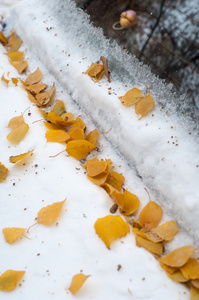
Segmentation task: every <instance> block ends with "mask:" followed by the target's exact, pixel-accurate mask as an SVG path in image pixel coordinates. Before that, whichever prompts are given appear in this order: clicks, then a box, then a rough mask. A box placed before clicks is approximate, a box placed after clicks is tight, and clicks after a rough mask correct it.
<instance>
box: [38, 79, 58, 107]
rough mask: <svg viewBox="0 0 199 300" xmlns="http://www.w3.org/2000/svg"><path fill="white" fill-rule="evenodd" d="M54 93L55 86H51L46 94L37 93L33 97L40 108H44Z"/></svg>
mask: <svg viewBox="0 0 199 300" xmlns="http://www.w3.org/2000/svg"><path fill="white" fill-rule="evenodd" d="M54 92H55V84H54V83H53V86H51V87H50V88H49V89H48V90H47V91H46V92H43V93H39V94H37V95H36V96H35V98H36V100H37V101H38V102H39V104H40V105H41V106H45V105H47V104H49V103H50V101H51V100H52V96H53V94H54Z"/></svg>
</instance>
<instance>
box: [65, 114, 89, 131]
mask: <svg viewBox="0 0 199 300" xmlns="http://www.w3.org/2000/svg"><path fill="white" fill-rule="evenodd" d="M76 129H82V130H85V129H86V124H85V123H84V122H83V121H82V119H81V118H80V117H77V118H76V120H75V122H74V123H73V125H72V126H71V128H70V130H69V132H68V133H69V134H70V133H71V132H72V131H74V130H76Z"/></svg>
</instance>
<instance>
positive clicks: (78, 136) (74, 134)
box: [69, 129, 84, 141]
mask: <svg viewBox="0 0 199 300" xmlns="http://www.w3.org/2000/svg"><path fill="white" fill-rule="evenodd" d="M69 136H70V140H71V141H78V140H84V130H82V129H75V130H73V131H71V132H69Z"/></svg>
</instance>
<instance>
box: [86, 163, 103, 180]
mask: <svg viewBox="0 0 199 300" xmlns="http://www.w3.org/2000/svg"><path fill="white" fill-rule="evenodd" d="M106 169H107V161H106V160H96V161H92V162H90V163H89V164H88V165H87V173H88V176H90V177H95V176H97V175H100V174H101V173H103V172H105V171H106Z"/></svg>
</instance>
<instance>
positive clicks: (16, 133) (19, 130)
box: [7, 123, 29, 144]
mask: <svg viewBox="0 0 199 300" xmlns="http://www.w3.org/2000/svg"><path fill="white" fill-rule="evenodd" d="M28 129H29V126H28V124H26V123H21V124H20V125H19V126H17V127H16V128H14V129H13V130H12V131H11V132H10V133H9V134H8V135H7V139H8V141H9V142H12V143H14V144H19V143H20V142H21V140H23V138H24V137H25V135H26V133H27V132H28Z"/></svg>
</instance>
